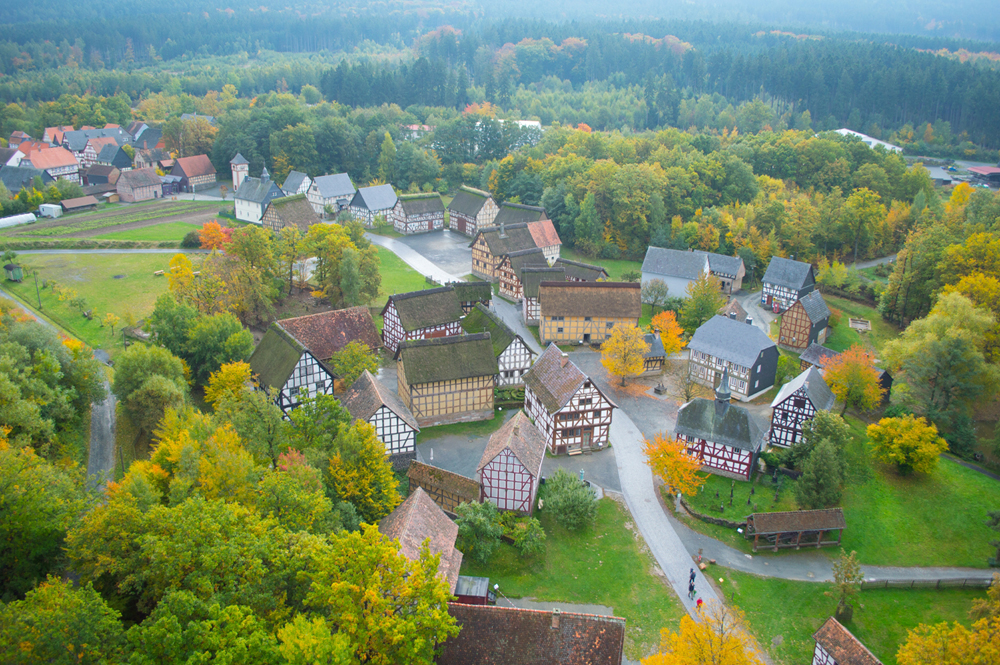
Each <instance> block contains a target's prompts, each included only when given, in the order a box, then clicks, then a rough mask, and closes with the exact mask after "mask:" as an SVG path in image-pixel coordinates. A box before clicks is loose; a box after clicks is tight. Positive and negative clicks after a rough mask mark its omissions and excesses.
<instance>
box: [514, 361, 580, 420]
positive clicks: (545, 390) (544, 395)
mask: <svg viewBox="0 0 1000 665" xmlns="http://www.w3.org/2000/svg"><path fill="white" fill-rule="evenodd" d="M523 378H524V385H525V386H526V387H527V388H530V389H531V392H533V393H535V396H536V397H538V400H539V401H540V402H541V403H542V406H544V407H545V410H546V411H548V412H549V413H550V414H551V413H555V412H556V411H558V410H559V409H561V408H563V407H564V406H566V403H567V402H569V400H570V398H572V397H573V395H575V394H576V391H578V390H579V389H580V386H582V385H583V384H584V382H586V381H587V375H586V374H584V373H583V372H582V371H580V368H579V367H577V366H576V365H574V364H573V361H571V360H570V359H569V354H566V353H563V352H562V351H560V350H559V347H558V346H556V345H555V344H550V345H549V348H547V349H545V351H543V352H542V355H540V356H538V360H536V361H535V364H534V365H532V366H531V369H529V370H528V371H527V372H526V373H525V375H524V377H523Z"/></svg>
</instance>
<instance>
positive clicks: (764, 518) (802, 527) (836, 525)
mask: <svg viewBox="0 0 1000 665" xmlns="http://www.w3.org/2000/svg"><path fill="white" fill-rule="evenodd" d="M846 527H847V522H845V521H844V511H843V510H841V509H840V508H824V509H822V510H793V511H788V512H780V513H754V514H753V515H750V516H749V517H747V528H746V533H744V534H743V537H744V538H746V539H748V540H749V539H750V537H751V536H752V537H753V551H754V552H756V551H757V548H758V547H761V546H763V547H772V548H774V551H775V552H777V551H778V549H779V548H788V547H794V548H795V549H800V548H801V547H804V546H807V545H809V546H813V547H817V548H819V547H825V546H829V545H834V546H839V545H840V540H841V537H842V536H843V533H844V529H845V528H846ZM835 533H836V540H834V535H835Z"/></svg>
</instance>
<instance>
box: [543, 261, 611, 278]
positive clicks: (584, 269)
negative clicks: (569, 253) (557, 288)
mask: <svg viewBox="0 0 1000 665" xmlns="http://www.w3.org/2000/svg"><path fill="white" fill-rule="evenodd" d="M552 267H553V268H562V269H563V271H564V272H565V273H566V281H567V282H597V281H599V280H604V281H607V280H608V279H609V276H608V271H607V270H605V269H604V268H602V267H601V266H595V265H591V264H590V263H582V262H580V261H570V260H569V259H563V258H559V259H556V262H555V263H553V264H552ZM556 281H559V280H556Z"/></svg>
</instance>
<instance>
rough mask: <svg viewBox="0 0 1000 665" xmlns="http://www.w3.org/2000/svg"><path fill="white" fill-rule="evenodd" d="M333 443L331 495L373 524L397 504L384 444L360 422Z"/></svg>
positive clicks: (373, 431) (393, 477) (393, 475)
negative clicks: (346, 503) (352, 507)
mask: <svg viewBox="0 0 1000 665" xmlns="http://www.w3.org/2000/svg"><path fill="white" fill-rule="evenodd" d="M333 444H334V448H333V451H332V453H331V455H330V465H329V471H328V478H329V490H330V493H331V496H332V497H333V498H334V499H335V500H337V501H346V502H348V503H350V504H352V505H353V506H354V507H355V508H356V509H357V511H358V514H359V515H360V516H361V519H362V520H364V521H365V522H366V523H368V524H377V523H378V521H379V520H381V519H382V518H383V517H385V516H386V515H388V514H389V513H391V512H392V510H393V508H395V507H396V506H397V505H398V504H399V502H400V498H399V492H398V491H397V488H398V486H399V481H397V480H396V476H395V474H393V472H392V466H391V465H390V464H389V461H388V459H387V458H386V454H385V444H383V443H382V442H381V441H379V440H378V437H377V436H376V435H375V428H374V427H373V426H372V425H370V424H369V423H365V422H361V421H360V420H356V421H354V423H353V424H352V425H350V426H349V427H346V428H344V429H342V430H341V431H340V433H339V434H338V435H337V438H336V439H334V442H333Z"/></svg>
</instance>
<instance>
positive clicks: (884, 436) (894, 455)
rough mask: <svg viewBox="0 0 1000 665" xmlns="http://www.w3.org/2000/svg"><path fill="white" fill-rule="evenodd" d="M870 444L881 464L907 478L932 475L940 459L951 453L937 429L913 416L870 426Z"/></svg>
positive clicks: (891, 419)
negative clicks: (891, 465) (914, 475)
mask: <svg viewBox="0 0 1000 665" xmlns="http://www.w3.org/2000/svg"><path fill="white" fill-rule="evenodd" d="M868 443H869V444H871V446H872V451H873V452H874V453H875V457H876V458H877V459H878V460H879V461H881V462H884V463H885V464H893V465H895V466H896V468H897V469H899V471H900V473H903V474H906V473H910V472H912V471H917V472H919V473H930V472H931V471H933V470H934V468H935V467H936V466H937V461H938V455H940V454H941V453H943V452H944V451H946V450H948V444H947V442H945V440H944V439H942V438H941V437H940V436H938V430H937V427H936V426H935V425H933V424H929V423H928V422H927V420H925V419H924V418H915V417H913V416H912V415H906V416H903V417H901V418H883V419H882V420H880V421H878V424H877V425H869V426H868Z"/></svg>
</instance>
